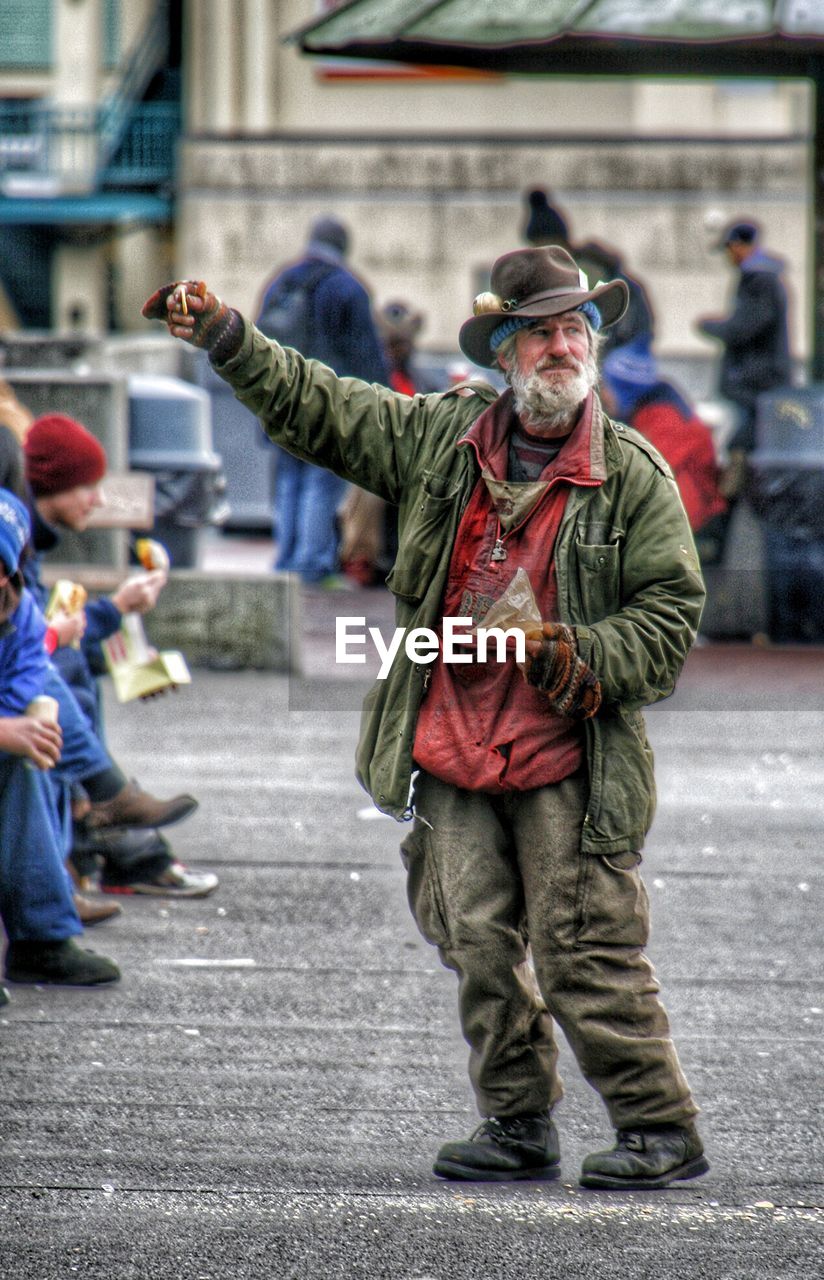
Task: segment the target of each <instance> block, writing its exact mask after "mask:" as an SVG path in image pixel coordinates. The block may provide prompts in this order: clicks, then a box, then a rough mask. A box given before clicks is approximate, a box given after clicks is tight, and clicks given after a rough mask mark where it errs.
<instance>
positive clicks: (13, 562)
mask: <svg viewBox="0 0 824 1280" xmlns="http://www.w3.org/2000/svg"><path fill="white" fill-rule="evenodd" d="M30 536H31V525H30V524H29V513H28V511H27V510H26V508H25V506H24V505H23V503H22V502H21V501H20V499H19V498H18V497H16V496H15V495H14V494H13V493H11V492H10V491H9V490H8V489H0V562H2V565H3V568H4V569H5V571H6V573H16V572H17V569H18V566H19V564H20V556H21V554H22V551H23V548H24V547H25V545H26V543H27V542H28V540H29V538H30Z"/></svg>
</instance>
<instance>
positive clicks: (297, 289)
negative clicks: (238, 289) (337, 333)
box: [255, 262, 337, 356]
mask: <svg viewBox="0 0 824 1280" xmlns="http://www.w3.org/2000/svg"><path fill="white" fill-rule="evenodd" d="M336 269H337V268H336V267H334V266H330V265H329V263H328V262H321V263H318V265H317V266H316V267H315V269H314V270H313V271H310V272H308V273H307V274H306V275H302V276H299V277H295V276H292V277H291V278H290V277H288V276H287V277H286V278H285V279H283V280H282V281H276V282H275V283H274V284H273V285H272V286H271V288H270V289H269V290H267V294H266V298H265V301H264V304H263V308H262V310H261V313H260V315H259V316H258V318H257V320H256V322H255V323H256V324H257V327H258V329H260V331H261V333H264V334H265V335H266V337H267V338H274V339H275V341H276V342H279V343H280V345H281V346H282V347H294V348H295V350H296V351H299V352H300V353H301V355H304V356H311V355H312V354H313V352H312V347H313V345H314V346H315V347H317V345H318V335H317V333H316V332H315V329H314V325H313V323H312V297H313V294H314V292H315V289H316V288H317V286H318V285H319V284H320V282H321V280H323V279H324V278H325V277H326V276H328V275H331V273H332V272H333V271H335V270H336Z"/></svg>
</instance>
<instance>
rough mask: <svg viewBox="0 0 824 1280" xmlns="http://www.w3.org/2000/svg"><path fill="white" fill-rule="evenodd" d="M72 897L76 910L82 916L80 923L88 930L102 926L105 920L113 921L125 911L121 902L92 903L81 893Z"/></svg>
mask: <svg viewBox="0 0 824 1280" xmlns="http://www.w3.org/2000/svg"><path fill="white" fill-rule="evenodd" d="M72 896H73V898H74V906H75V910H76V912H77V914H78V915H79V916H80V923H81V924H83V925H85V926H86V927H87V928H91V926H92V925H95V924H102V923H103V921H104V920H111V918H112V916H119V915H120V914H121V912H122V911H123V908H122V907H121V905H120V903H119V902H92V900H91V898H84V897H83V895H82V894H80V893H75V894H73V895H72Z"/></svg>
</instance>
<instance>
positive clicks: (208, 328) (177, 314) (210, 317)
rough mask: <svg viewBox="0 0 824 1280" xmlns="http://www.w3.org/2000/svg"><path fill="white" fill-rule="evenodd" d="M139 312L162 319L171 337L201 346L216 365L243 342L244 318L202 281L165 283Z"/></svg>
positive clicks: (228, 356)
mask: <svg viewBox="0 0 824 1280" xmlns="http://www.w3.org/2000/svg"><path fill="white" fill-rule="evenodd" d="M141 315H143V316H145V318H146V319H147V320H164V321H165V322H166V324H167V325H168V326H169V332H170V333H171V335H172V337H174V338H183V340H184V341H185V342H191V343H193V344H194V345H195V346H196V347H203V349H204V350H205V351H208V353H209V358H210V359H211V360H213V361H215V362H216V363H218V364H219V363H222V362H223V361H224V360H228V359H230V357H231V356H233V355H236V354H237V352H238V351H239V350H240V346H241V343H242V342H243V328H244V325H243V317H242V316H241V315H240V313H239V312H237V311H233V310H232V308H231V307H227V306H226V304H225V303H223V302H221V301H220V298H218V297H216V296H215V295H214V294H213V293H211V292H210V291H209V288H208V286H207V285H206V284H204V282H203V281H202V280H183V281H180V282H178V283H177V284H164V285H163V287H162V288H161V289H158V290H157V292H156V293H153V294H152V296H151V298H149V299H148V301H146V302H145V303H144V304H143V308H142V311H141Z"/></svg>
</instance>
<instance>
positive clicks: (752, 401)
mask: <svg viewBox="0 0 824 1280" xmlns="http://www.w3.org/2000/svg"><path fill="white" fill-rule="evenodd" d="M719 247H721V248H723V249H724V250H725V252H726V254H727V257H728V258H729V260H730V262H731V263H732V264H733V266H735V267H737V268H738V285H737V288H736V292H735V299H734V301H733V306H732V310H731V312H730V314H729V315H728V316H727V317H726V319H717V318H715V317H705V318H704V319H702V320H699V321H698V329H699V331H700V332H701V333H704V334H706V335H707V336H708V337H710V338H718V339H720V341H721V343H722V344H723V347H724V354H723V355H722V357H721V370H720V384H719V389H720V391H721V394H722V395H723V396H725V397H726V398H727V399H728V400H731V401H732V403H733V404H734V405H736V406H737V408H738V410H739V421H738V425H737V427H736V429H735V431H734V432H733V435H732V437H731V439H730V441H729V444H728V448H729V451H730V455H731V457H732V456H733V455H735V454H736V453H744V454H747V453H749V452H750V451H751V450H752V449H753V448H754V447H755V409H756V402H757V400H758V397H759V395H760V394H761V393H762V391H771V390H772V389H773V387H780V386H782V385H784V384H786V383H788V382H789V381H790V370H791V365H790V344H789V336H788V331H787V291H786V288H785V286H784V282H783V280H782V278H781V277H782V274H783V271H784V264H783V262H782V261H781V260H780V258H776V257H774V256H773V255H772V254H769V253H766V252H765V250H764V249H762V248H761V243H760V237H759V232H758V228H757V227H756V226H755V224H754V223H752V222H737V223H735V224H734V225H733V226H731V227H728V228H727V230H726V231H725V232H724V234H723V236H722V237H721V242H720V246H719Z"/></svg>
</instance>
